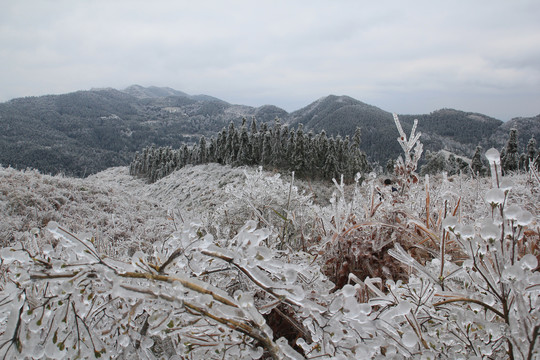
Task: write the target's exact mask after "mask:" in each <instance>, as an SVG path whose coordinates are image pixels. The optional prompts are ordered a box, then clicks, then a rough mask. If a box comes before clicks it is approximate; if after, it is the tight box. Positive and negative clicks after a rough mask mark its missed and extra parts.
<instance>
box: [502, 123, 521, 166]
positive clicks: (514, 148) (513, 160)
mask: <svg viewBox="0 0 540 360" xmlns="http://www.w3.org/2000/svg"><path fill="white" fill-rule="evenodd" d="M501 166H502V169H503V171H504V172H505V173H507V172H509V171H517V170H518V168H519V153H518V137H517V130H516V129H511V130H510V134H509V139H508V142H507V143H506V147H505V154H504V157H502V159H501Z"/></svg>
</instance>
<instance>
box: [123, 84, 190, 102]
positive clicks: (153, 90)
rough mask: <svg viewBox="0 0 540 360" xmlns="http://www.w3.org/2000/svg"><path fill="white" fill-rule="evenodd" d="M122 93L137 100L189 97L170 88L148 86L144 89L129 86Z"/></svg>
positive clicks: (139, 86) (137, 86) (142, 87)
mask: <svg viewBox="0 0 540 360" xmlns="http://www.w3.org/2000/svg"><path fill="white" fill-rule="evenodd" d="M122 92H124V93H126V94H129V95H131V96H134V97H136V98H139V99H155V98H162V97H168V96H182V97H189V95H188V94H186V93H184V92H182V91H178V90H175V89H172V88H170V87H157V86H148V87H144V86H141V85H131V86H128V87H127V88H125V89H124V90H122Z"/></svg>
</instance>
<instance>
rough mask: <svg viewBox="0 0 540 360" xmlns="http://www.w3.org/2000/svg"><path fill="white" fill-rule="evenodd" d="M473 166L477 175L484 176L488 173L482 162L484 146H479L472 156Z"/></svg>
mask: <svg viewBox="0 0 540 360" xmlns="http://www.w3.org/2000/svg"><path fill="white" fill-rule="evenodd" d="M471 168H472V171H473V173H474V174H475V175H479V176H484V175H485V174H486V167H485V166H484V163H483V162H482V147H481V146H477V147H476V150H475V152H474V155H473V157H472V161H471Z"/></svg>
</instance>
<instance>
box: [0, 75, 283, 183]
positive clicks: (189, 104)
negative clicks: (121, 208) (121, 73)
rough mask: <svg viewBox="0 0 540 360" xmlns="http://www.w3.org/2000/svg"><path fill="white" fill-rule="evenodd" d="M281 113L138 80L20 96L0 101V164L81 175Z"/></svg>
mask: <svg viewBox="0 0 540 360" xmlns="http://www.w3.org/2000/svg"><path fill="white" fill-rule="evenodd" d="M286 114H287V113H286V111H285V110H282V109H279V108H277V107H275V106H263V107H260V108H253V107H249V106H243V105H233V104H229V103H227V102H225V101H222V100H219V99H217V98H214V97H211V96H207V95H194V96H192V95H188V94H185V93H183V92H181V91H177V90H174V89H171V88H157V87H148V88H144V87H142V86H138V85H133V86H130V87H128V88H127V89H125V90H123V91H119V90H115V89H110V88H108V89H94V90H89V91H77V92H74V93H69V94H63V95H47V96H40V97H27V98H19V99H14V100H11V101H8V102H5V103H0V164H3V165H5V166H7V165H10V166H13V167H16V168H26V167H31V168H36V169H39V170H40V171H42V172H44V173H53V174H56V173H65V174H67V175H75V176H87V175H90V174H93V173H96V172H98V171H101V170H104V169H106V168H109V167H111V166H118V165H126V164H128V163H129V161H131V159H132V158H133V156H134V154H135V152H136V151H138V150H141V149H142V148H144V147H146V146H150V145H152V144H155V145H156V146H172V147H175V148H177V147H180V146H181V145H182V144H184V143H193V142H196V141H198V139H199V137H200V136H201V135H205V136H207V137H210V136H213V135H215V134H216V133H217V132H218V131H220V130H221V129H222V128H223V127H225V126H227V125H228V124H229V122H231V121H233V122H235V123H237V124H240V123H241V121H242V118H243V117H247V118H251V117H252V116H257V118H258V119H259V121H270V120H273V119H274V118H275V116H283V115H286Z"/></svg>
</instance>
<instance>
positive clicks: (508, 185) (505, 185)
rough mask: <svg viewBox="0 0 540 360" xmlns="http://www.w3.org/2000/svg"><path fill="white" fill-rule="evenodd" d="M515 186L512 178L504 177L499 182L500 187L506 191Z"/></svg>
mask: <svg viewBox="0 0 540 360" xmlns="http://www.w3.org/2000/svg"><path fill="white" fill-rule="evenodd" d="M513 186H514V184H513V182H512V180H510V179H508V178H504V179H502V180H501V182H500V184H499V189H501V190H502V191H504V192H507V191H510V190H512V187H513Z"/></svg>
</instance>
